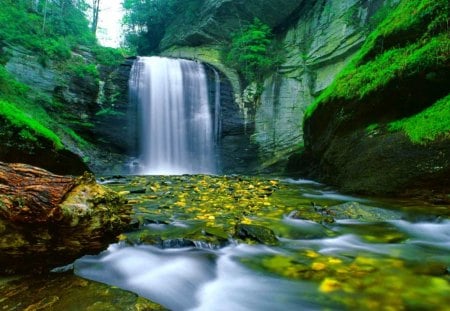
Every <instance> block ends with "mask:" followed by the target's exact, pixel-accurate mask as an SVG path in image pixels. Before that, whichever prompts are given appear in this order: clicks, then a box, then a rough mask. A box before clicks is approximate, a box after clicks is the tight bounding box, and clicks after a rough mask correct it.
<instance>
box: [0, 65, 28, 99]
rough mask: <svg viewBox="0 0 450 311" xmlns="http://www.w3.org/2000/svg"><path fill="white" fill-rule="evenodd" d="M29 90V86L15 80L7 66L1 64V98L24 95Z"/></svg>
mask: <svg viewBox="0 0 450 311" xmlns="http://www.w3.org/2000/svg"><path fill="white" fill-rule="evenodd" d="M27 91H28V86H26V85H25V84H23V83H20V82H18V81H17V80H15V79H14V78H13V77H12V76H11V74H10V73H9V72H8V71H6V69H5V67H3V66H0V98H1V97H3V98H5V97H7V96H22V95H24V94H26V92H27Z"/></svg>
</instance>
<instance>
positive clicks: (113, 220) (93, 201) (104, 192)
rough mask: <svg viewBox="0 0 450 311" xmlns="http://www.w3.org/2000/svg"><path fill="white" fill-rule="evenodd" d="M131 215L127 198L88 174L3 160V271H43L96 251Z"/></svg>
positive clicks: (0, 228)
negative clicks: (61, 172)
mask: <svg viewBox="0 0 450 311" xmlns="http://www.w3.org/2000/svg"><path fill="white" fill-rule="evenodd" d="M130 214H131V207H130V206H129V205H127V204H126V200H125V199H124V198H123V197H122V196H120V195H118V194H117V193H115V192H113V191H111V190H109V189H107V188H105V187H103V186H101V185H99V184H97V183H96V181H95V178H94V176H93V175H91V174H89V173H85V175H83V176H81V177H78V178H73V177H69V176H59V175H55V174H52V173H50V172H48V171H46V170H43V169H40V168H36V167H33V166H30V165H26V164H6V163H2V162H0V273H3V274H5V273H8V274H10V273H17V272H44V271H48V270H49V269H51V268H54V267H57V266H61V265H65V264H68V263H71V262H72V261H73V260H75V259H76V258H78V257H80V256H82V255H84V254H93V253H98V252H100V251H101V250H103V249H104V248H106V247H107V245H108V244H109V243H111V242H112V241H114V239H115V237H116V236H117V235H118V234H119V233H120V232H122V231H123V230H124V229H125V228H126V227H127V226H128V224H129V222H130V220H131V217H130Z"/></svg>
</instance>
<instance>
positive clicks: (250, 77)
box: [225, 19, 277, 82]
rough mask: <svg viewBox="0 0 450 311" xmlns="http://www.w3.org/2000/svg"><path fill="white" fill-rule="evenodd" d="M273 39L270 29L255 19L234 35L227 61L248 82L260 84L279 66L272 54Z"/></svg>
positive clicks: (227, 53) (226, 57) (226, 56)
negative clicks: (266, 75)
mask: <svg viewBox="0 0 450 311" xmlns="http://www.w3.org/2000/svg"><path fill="white" fill-rule="evenodd" d="M271 39H272V31H271V29H270V27H269V26H268V25H266V24H264V23H262V22H261V21H260V20H259V19H255V20H254V21H253V23H252V24H250V25H249V26H247V27H245V28H244V29H243V30H242V31H241V32H239V33H236V34H234V36H233V38H232V42H231V47H230V50H229V51H227V52H226V55H225V61H226V62H227V63H228V64H229V65H230V66H232V67H234V68H236V69H237V70H238V72H240V73H241V74H242V76H243V77H244V79H245V80H246V81H247V82H251V81H258V82H259V81H261V80H262V78H263V76H264V74H265V73H267V72H268V71H270V70H271V69H273V67H275V66H276V64H277V62H276V57H275V55H274V54H273V53H271V52H270V50H271V49H270V47H271V45H272V40H271Z"/></svg>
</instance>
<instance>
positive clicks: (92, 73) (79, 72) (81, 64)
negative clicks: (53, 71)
mask: <svg viewBox="0 0 450 311" xmlns="http://www.w3.org/2000/svg"><path fill="white" fill-rule="evenodd" d="M67 67H68V68H67V69H69V70H70V71H72V72H73V73H74V74H75V75H76V76H77V77H79V78H86V77H92V78H94V79H98V78H99V77H100V74H99V72H98V69H97V66H96V65H95V64H93V63H87V62H86V61H85V60H84V59H83V58H82V57H79V56H78V57H73V58H72V60H71V61H70V62H69V63H68V66H67Z"/></svg>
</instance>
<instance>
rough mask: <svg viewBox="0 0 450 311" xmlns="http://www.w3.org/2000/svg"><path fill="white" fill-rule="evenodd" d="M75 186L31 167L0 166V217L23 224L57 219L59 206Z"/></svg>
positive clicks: (62, 177) (17, 165) (69, 179)
mask: <svg viewBox="0 0 450 311" xmlns="http://www.w3.org/2000/svg"><path fill="white" fill-rule="evenodd" d="M76 182H77V181H76V179H75V178H73V177H68V176H58V175H54V174H52V173H50V172H48V171H46V170H43V169H40V168H37V167H34V166H30V165H26V164H9V165H8V164H5V163H1V162H0V215H1V216H2V217H4V218H6V219H9V220H10V221H12V222H24V223H40V222H47V221H49V220H53V219H57V218H60V217H61V215H60V214H61V213H60V206H59V204H60V203H61V202H62V201H63V200H64V198H65V196H66V194H67V193H68V192H69V191H70V190H72V189H73V188H74V187H75V185H76Z"/></svg>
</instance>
